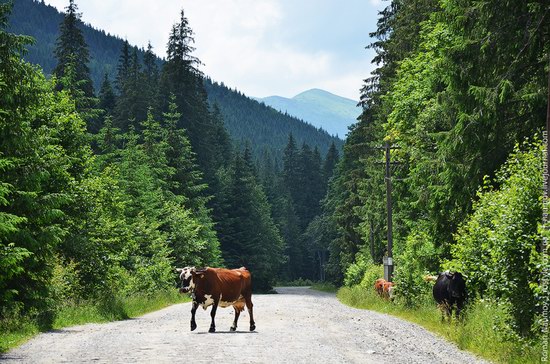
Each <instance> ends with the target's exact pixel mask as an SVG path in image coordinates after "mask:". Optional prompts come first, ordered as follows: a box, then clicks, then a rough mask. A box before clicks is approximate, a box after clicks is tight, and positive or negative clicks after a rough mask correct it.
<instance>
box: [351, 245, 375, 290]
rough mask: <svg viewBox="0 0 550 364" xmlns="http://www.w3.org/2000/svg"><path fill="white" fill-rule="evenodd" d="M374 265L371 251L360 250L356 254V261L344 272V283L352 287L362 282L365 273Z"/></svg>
mask: <svg viewBox="0 0 550 364" xmlns="http://www.w3.org/2000/svg"><path fill="white" fill-rule="evenodd" d="M373 265H374V263H373V261H372V258H371V256H370V254H369V253H367V252H364V251H360V252H359V253H357V255H356V256H355V261H354V262H353V263H352V264H351V265H350V266H349V267H348V269H347V270H346V272H345V274H344V285H346V286H348V287H352V286H355V285H358V284H360V283H361V282H362V281H363V278H364V277H365V273H367V271H368V270H369V269H370V268H371V267H372V266H373ZM373 283H374V282H373Z"/></svg>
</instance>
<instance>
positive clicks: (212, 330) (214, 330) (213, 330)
mask: <svg viewBox="0 0 550 364" xmlns="http://www.w3.org/2000/svg"><path fill="white" fill-rule="evenodd" d="M208 332H216V328H215V327H211V328H210V329H209V330H208Z"/></svg>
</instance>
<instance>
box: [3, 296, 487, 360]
mask: <svg viewBox="0 0 550 364" xmlns="http://www.w3.org/2000/svg"><path fill="white" fill-rule="evenodd" d="M277 291H278V292H279V294H272V295H253V296H252V300H253V302H254V316H255V321H256V331H255V332H249V331H248V320H249V316H248V313H246V314H245V313H243V314H241V317H240V319H239V327H238V329H237V332H229V327H230V326H231V323H232V322H233V309H232V308H231V307H230V308H225V309H221V308H219V309H218V313H217V317H216V328H217V332H216V333H214V334H209V333H208V328H209V326H210V309H208V311H207V312H204V311H203V310H202V309H201V308H199V310H198V311H197V325H198V328H197V329H196V330H195V331H193V332H191V331H190V330H189V321H190V318H191V314H190V309H191V304H190V303H185V304H179V305H174V306H171V307H168V308H165V309H163V310H160V311H157V312H153V313H150V314H147V315H145V316H142V317H139V318H136V319H131V320H126V321H118V322H112V323H107V324H88V325H83V326H75V327H71V328H66V329H62V330H56V331H54V332H49V333H44V334H40V335H38V336H37V337H35V338H34V339H32V340H31V341H29V342H27V343H26V344H24V345H22V346H20V347H19V348H17V349H15V350H12V351H10V352H8V353H6V354H4V355H2V356H0V362H3V363H4V362H5V363H84V362H85V363H176V362H178V363H185V362H191V363H193V364H195V363H222V364H223V363H315V364H321V363H323V364H324V363H361V364H367V363H481V362H482V361H481V360H479V359H478V358H476V357H474V356H473V355H471V354H468V353H466V352H463V351H460V350H459V349H458V348H457V347H456V346H454V345H453V344H451V343H448V342H446V341H444V340H443V339H441V338H439V337H437V336H435V335H433V334H431V333H429V332H427V331H426V330H424V329H423V328H421V327H419V326H417V325H414V324H411V323H408V322H406V321H402V320H399V319H396V318H393V317H391V316H387V315H383V314H379V313H376V312H372V311H366V310H358V309H354V308H351V307H347V306H345V305H343V304H341V303H340V302H338V300H337V299H336V297H335V296H334V294H328V293H322V292H317V291H313V290H310V289H308V288H298V287H296V288H278V289H277Z"/></svg>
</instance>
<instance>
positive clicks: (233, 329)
mask: <svg viewBox="0 0 550 364" xmlns="http://www.w3.org/2000/svg"><path fill="white" fill-rule="evenodd" d="M229 331H237V328H236V327H235V326H231V327H230V328H229Z"/></svg>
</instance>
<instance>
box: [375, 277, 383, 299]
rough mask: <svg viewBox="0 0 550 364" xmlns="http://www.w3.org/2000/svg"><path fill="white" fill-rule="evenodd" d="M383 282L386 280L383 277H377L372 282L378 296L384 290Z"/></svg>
mask: <svg viewBox="0 0 550 364" xmlns="http://www.w3.org/2000/svg"><path fill="white" fill-rule="evenodd" d="M384 282H386V280H385V279H383V278H379V279H377V280H376V282H374V290H375V291H376V293H378V295H380V296H382V293H383V292H384Z"/></svg>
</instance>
